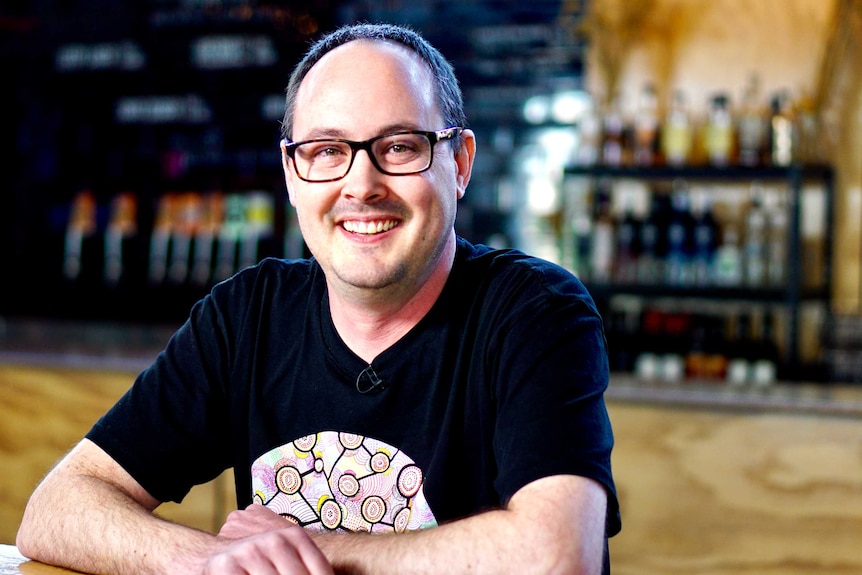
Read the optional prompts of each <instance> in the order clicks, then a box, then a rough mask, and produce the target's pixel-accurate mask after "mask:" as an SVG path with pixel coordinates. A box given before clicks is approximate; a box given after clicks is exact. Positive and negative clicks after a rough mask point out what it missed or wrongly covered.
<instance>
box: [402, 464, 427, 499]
mask: <svg viewBox="0 0 862 575" xmlns="http://www.w3.org/2000/svg"><path fill="white" fill-rule="evenodd" d="M421 487H422V470H421V469H419V466H418V465H407V466H405V467H404V468H403V469H402V470H401V473H399V474H398V493H400V494H401V495H403V496H404V497H413V496H414V495H416V494H417V493H419V489H420V488H421Z"/></svg>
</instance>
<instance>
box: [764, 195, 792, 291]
mask: <svg viewBox="0 0 862 575" xmlns="http://www.w3.org/2000/svg"><path fill="white" fill-rule="evenodd" d="M773 192H774V193H772V194H770V195H768V196H766V200H767V201H766V218H767V220H766V222H767V232H766V242H767V247H766V252H767V256H768V257H767V260H768V264H767V268H766V275H767V284H769V286H770V287H777V288H780V287H784V286H785V284H786V281H787V241H788V239H787V206H786V203H785V202H784V201H783V198H784V195H783V194H782V193H781V192H779V191H775V190H773Z"/></svg>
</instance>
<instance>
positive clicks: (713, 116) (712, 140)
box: [704, 94, 734, 166]
mask: <svg viewBox="0 0 862 575" xmlns="http://www.w3.org/2000/svg"><path fill="white" fill-rule="evenodd" d="M704 136H705V138H704V139H705V141H704V147H705V148H706V154H707V158H708V159H709V163H710V164H712V165H713V166H726V165H727V164H729V163H730V157H731V154H732V153H733V140H734V135H733V121H732V119H731V114H730V100H729V99H728V97H727V95H726V94H718V95H716V96H713V97H712V99H711V100H710V103H709V117H708V120H707V124H706V129H705V132H704Z"/></svg>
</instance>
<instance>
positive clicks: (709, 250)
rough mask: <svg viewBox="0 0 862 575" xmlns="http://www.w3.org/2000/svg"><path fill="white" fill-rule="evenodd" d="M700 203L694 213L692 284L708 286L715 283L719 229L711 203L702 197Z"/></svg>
mask: <svg viewBox="0 0 862 575" xmlns="http://www.w3.org/2000/svg"><path fill="white" fill-rule="evenodd" d="M702 202H703V203H702V206H700V207H698V208H696V209H695V212H694V232H693V236H694V237H693V240H694V264H693V265H694V283H695V284H696V285H698V286H708V285H712V284H713V283H715V256H716V252H717V251H718V243H719V235H720V234H721V229H720V227H719V225H718V221H716V219H715V215H714V214H713V212H712V201H711V200H710V199H709V198H708V197H706V196H704V197H703V200H702Z"/></svg>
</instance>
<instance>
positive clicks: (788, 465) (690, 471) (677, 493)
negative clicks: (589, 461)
mask: <svg viewBox="0 0 862 575" xmlns="http://www.w3.org/2000/svg"><path fill="white" fill-rule="evenodd" d="M610 413H611V418H612V421H613V424H614V431H615V433H616V437H617V447H616V450H615V453H614V461H613V464H614V474H615V477H616V480H617V482H618V488H619V492H620V499H621V505H622V508H623V530H622V532H621V533H620V534H619V535H618V536H617V537H615V538H614V539H612V540H611V555H612V564H613V567H614V573H615V574H616V575H672V574H686V575H691V574H698V575H743V574H749V573H750V574H752V575H754V574H757V575H810V574H811V573H818V574H820V575H824V574H825V575H829V574H835V575H838V574H850V573H862V543H860V542H862V422H860V421H859V420H856V419H850V418H847V419H840V418H829V417H812V416H806V415H797V414H750V413H749V414H739V413H732V412H718V411H707V410H694V409H674V408H669V407H659V406H648V405H642V404H627V403H614V402H611V404H610Z"/></svg>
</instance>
